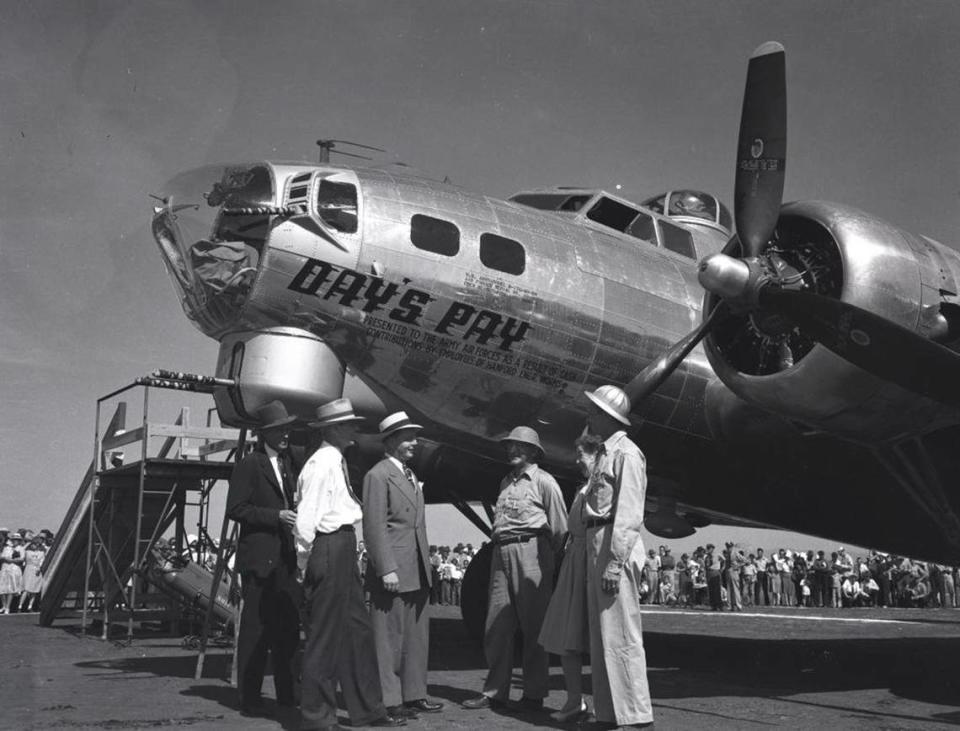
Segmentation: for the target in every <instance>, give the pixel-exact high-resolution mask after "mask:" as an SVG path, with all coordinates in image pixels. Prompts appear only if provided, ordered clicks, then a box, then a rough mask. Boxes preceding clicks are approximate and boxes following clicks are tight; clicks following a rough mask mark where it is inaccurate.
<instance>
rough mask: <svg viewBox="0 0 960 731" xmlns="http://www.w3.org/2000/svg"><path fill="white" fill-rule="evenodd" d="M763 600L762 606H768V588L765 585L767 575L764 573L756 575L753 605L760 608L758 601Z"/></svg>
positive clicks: (766, 584)
mask: <svg viewBox="0 0 960 731" xmlns="http://www.w3.org/2000/svg"><path fill="white" fill-rule="evenodd" d="M761 597H762V598H763V604H764V605H765V606H769V605H770V588H769V584H768V583H767V574H766V572H761V573H758V574H757V584H756V586H755V588H754V593H753V603H754V604H756V605H757V606H760V604H761V602H760V599H761Z"/></svg>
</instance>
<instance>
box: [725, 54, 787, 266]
mask: <svg viewBox="0 0 960 731" xmlns="http://www.w3.org/2000/svg"><path fill="white" fill-rule="evenodd" d="M785 58H786V54H785V53H784V50H783V46H781V45H780V44H779V43H776V42H773V41H770V42H768V43H764V44H763V45H762V46H760V47H759V48H758V49H757V50H756V51H754V52H753V56H751V57H750V64H749V65H748V66H747V85H746V89H745V91H744V93H743V111H742V112H741V114H740V138H739V140H738V142H737V175H736V179H735V181H734V189H733V206H734V208H733V210H734V220H735V221H736V224H737V236H738V237H739V238H740V241H741V243H742V244H743V250H744V253H745V254H746V255H747V256H759V255H760V252H761V250H762V249H763V247H764V246H766V244H767V242H768V241H769V240H770V236H771V235H772V234H773V228H774V226H776V225H777V218H779V216H780V204H781V202H782V200H783V181H784V177H785V167H786V155H787V85H786V71H785V67H786V61H785Z"/></svg>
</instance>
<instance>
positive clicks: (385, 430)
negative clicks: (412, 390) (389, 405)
mask: <svg viewBox="0 0 960 731" xmlns="http://www.w3.org/2000/svg"><path fill="white" fill-rule="evenodd" d="M377 429H378V431H379V432H380V437H381V438H382V439H386V438H387V437H388V436H390V435H391V434H393V433H394V432H398V431H400V430H401V429H423V427H422V426H420V425H419V424H414V423H413V420H412V419H411V418H410V417H409V416H407V412H406V411H398V412H396V413H395V414H390V416H388V417H386V418H385V419H384V420H383V421H381V422H380V424H379V426H377Z"/></svg>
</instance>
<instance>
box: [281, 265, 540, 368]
mask: <svg viewBox="0 0 960 731" xmlns="http://www.w3.org/2000/svg"><path fill="white" fill-rule="evenodd" d="M409 285H410V280H409V279H404V280H403V281H402V282H400V283H397V282H391V281H389V280H386V279H384V278H382V277H377V276H374V275H371V274H362V273H361V272H358V271H354V270H353V269H346V268H344V267H338V266H335V265H333V264H330V263H329V262H325V261H321V260H320V259H307V260H306V262H304V264H303V266H302V267H301V268H300V271H299V272H297V273H296V275H294V277H293V279H292V280H291V281H290V284H289V285H287V288H288V289H290V290H292V291H294V292H299V293H301V294H308V295H312V296H314V297H319V298H320V299H322V300H325V301H331V302H336V303H338V304H340V305H342V306H344V307H351V308H355V309H358V310H360V311H361V312H363V313H365V314H371V313H374V312H381V311H382V312H383V313H384V314H385V315H386V317H387V318H388V319H389V320H391V321H393V322H396V323H401V324H404V325H412V326H414V327H418V328H424V327H425V326H424V324H423V321H424V319H429V320H430V321H434V320H436V323H437V324H436V325H435V326H433V328H432V329H431V330H432V332H435V333H437V334H439V335H446V336H449V337H458V338H460V339H461V340H464V341H470V342H475V343H476V344H478V345H483V346H489V347H494V346H496V347H497V348H499V349H500V350H504V351H510V350H511V349H512V348H513V346H514V345H516V344H517V343H519V342H522V341H523V340H524V339H525V338H526V336H527V333H528V332H529V331H530V323H529V322H526V321H525V320H519V319H517V318H515V317H509V316H507V315H503V314H500V313H498V312H492V311H491V310H485V309H480V308H477V307H474V306H473V305H471V304H469V303H467V302H461V301H459V300H453V301H452V302H450V303H449V304H445V303H443V302H441V301H440V299H439V298H438V297H434V296H433V295H431V294H430V293H429V292H425V291H423V290H421V289H417V288H416V287H411V286H409ZM434 303H436V304H434ZM431 305H432V306H433V307H431ZM438 307H439V308H442V309H443V313H442V314H441V315H440V317H439V318H434V317H432V315H434V314H435V313H434V312H432V311H431V310H432V309H436V308H438ZM428 312H429V314H430V315H431V317H429V318H428V317H427V315H428Z"/></svg>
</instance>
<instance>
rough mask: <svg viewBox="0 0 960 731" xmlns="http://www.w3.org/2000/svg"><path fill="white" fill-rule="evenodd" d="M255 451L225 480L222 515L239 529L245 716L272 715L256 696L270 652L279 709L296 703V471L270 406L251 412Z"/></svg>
mask: <svg viewBox="0 0 960 731" xmlns="http://www.w3.org/2000/svg"><path fill="white" fill-rule="evenodd" d="M256 416H257V418H258V419H259V420H260V427H259V428H258V430H257V431H258V433H259V434H260V445H259V446H258V447H257V449H256V450H254V451H253V452H251V453H250V454H249V455H247V456H246V457H244V458H243V460H241V461H240V462H239V463H238V464H237V466H236V467H234V469H233V474H232V475H231V476H230V490H229V492H228V494H227V515H228V516H229V517H230V519H231V520H234V521H236V522H237V523H238V524H239V525H240V540H239V542H238V544H237V555H236V568H237V570H238V571H239V572H240V577H241V588H242V591H243V612H242V614H241V616H240V636H239V638H238V640H237V686H238V689H239V691H240V712H241V714H243V715H244V716H254V717H256V716H270V715H272V714H271V713H270V711H268V710H267V709H266V707H265V705H264V703H263V699H262V698H261V696H260V690H261V686H262V685H263V674H264V669H265V667H266V664H267V653H268V651H269V652H270V653H271V654H272V656H273V680H274V685H275V686H276V692H277V704H278V705H279V706H287V707H292V706H295V705H296V696H297V693H296V689H295V687H294V686H295V684H296V678H297V672H296V670H295V669H294V655H295V654H296V651H297V646H298V645H299V643H300V613H299V609H298V608H299V606H300V587H299V585H298V584H297V553H296V547H295V545H294V541H293V532H292V527H293V525H294V523H295V521H296V519H297V514H296V512H295V510H294V486H295V485H296V468H295V466H294V465H293V464H292V462H291V459H290V455H289V454H288V447H289V441H290V427H291V425H292V424H293V422H294V421H296V417H294V416H289V415H288V414H287V410H286V408H285V407H284V405H283V403H282V402H280V401H272V402H270V403H269V404H266V405H265V406H263V407H262V408H260V409H259V410H258V411H257V412H256Z"/></svg>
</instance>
